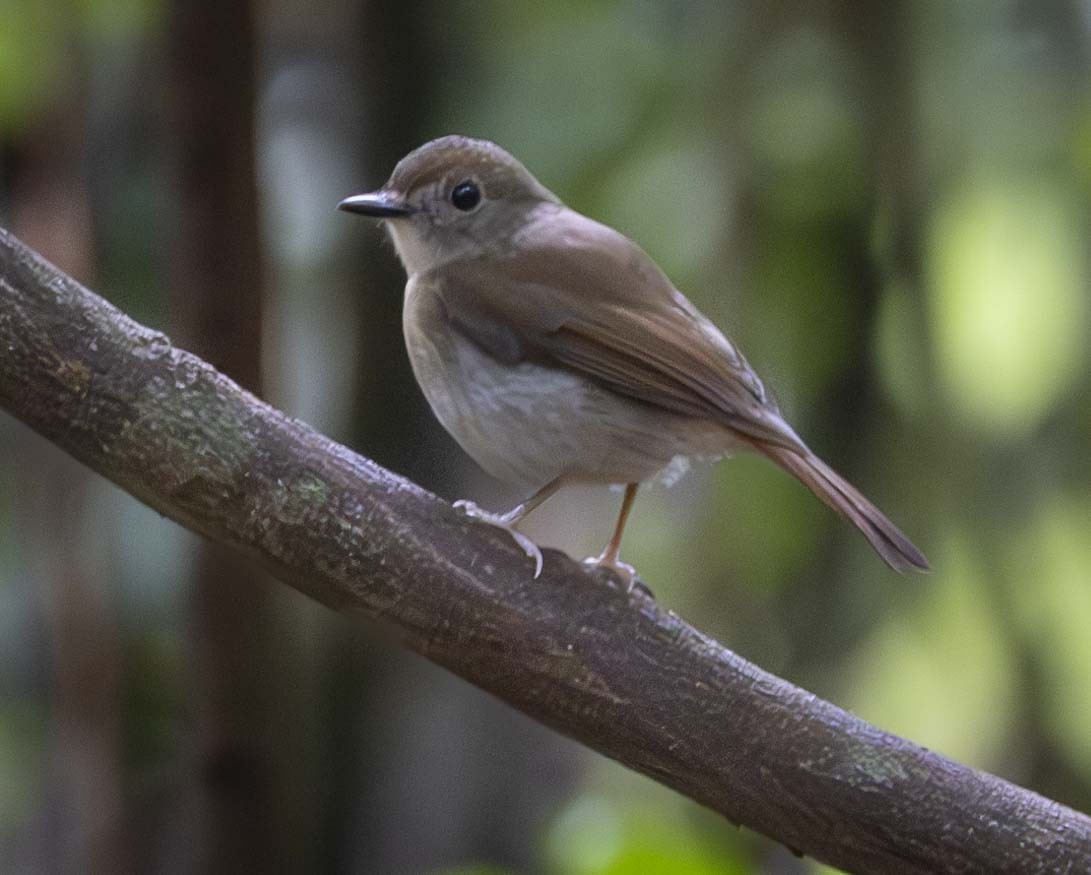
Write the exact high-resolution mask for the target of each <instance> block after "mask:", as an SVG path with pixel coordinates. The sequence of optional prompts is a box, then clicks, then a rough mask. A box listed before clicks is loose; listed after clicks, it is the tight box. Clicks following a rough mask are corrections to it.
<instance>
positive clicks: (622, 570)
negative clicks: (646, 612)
mask: <svg viewBox="0 0 1091 875" xmlns="http://www.w3.org/2000/svg"><path fill="white" fill-rule="evenodd" d="M580 564H581V565H582V566H583V567H584V568H586V569H587V570H588V571H597V570H598V569H600V568H605V569H606V570H607V571H610V572H613V573H614V574H615V575H617V576H618V577H620V578H621V582H622V583H624V584H625V592H627V593H630V592H632V591H633V589H634V588H640V589H642V590H644V591H645V592H647V593H648V594H649V595H651V590H649V589H648V588H647V587H646V586H645V585H644V584H643V583H642V582H641V580H640V578H639V577H637V574H636V569H635V568H633V566H632V565H629V564H628V563H626V562H622V561H621V560H620V559H618V558H617V557H616V556H610V555H608V554H607V553H602V554H600V555H598V556H589V557H587V558H586V559H584V560H583V562H581V563H580Z"/></svg>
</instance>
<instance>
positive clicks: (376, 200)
mask: <svg viewBox="0 0 1091 875" xmlns="http://www.w3.org/2000/svg"><path fill="white" fill-rule="evenodd" d="M338 208H339V209H341V210H344V211H347V212H350V213H356V214H360V215H364V216H369V217H372V218H375V219H379V220H381V221H382V223H383V224H384V225H385V226H386V229H387V231H388V232H389V234H390V237H391V238H392V240H393V244H394V249H395V250H396V252H397V255H398V258H399V259H400V261H401V263H402V265H403V266H404V268H405V272H406V275H407V282H406V286H405V295H404V305H403V314H402V328H403V332H404V335H405V344H406V349H407V351H408V355H409V360H410V363H411V365H412V368H413V372H414V375H415V377H416V380H417V382H418V384H419V385H420V388H421V390H422V391H423V393H424V396H425V398H426V399H427V400H428V402H429V405H430V406H431V408H432V410H433V411H434V413H435V415H436V417H437V418H438V419H439V421H440V423H442V425H443V426H444V428H446V430H447V431H448V432H450V434H451V435H452V436H453V437H454V439H455V440H456V441H457V442H458V444H459V445H460V446H461V447H462V448H463V449H464V450H465V451H466V452H467V453H468V454H469V455H470V456H471V457H472V458H473V459H474V460H475V461H476V462H477V463H478V464H479V465H480V466H481V467H482V468H483V469H484V470H485V471H486V472H488V473H489V474H490V475H492V476H493V477H495V478H496V479H497V480H499V481H501V482H503V483H505V484H507V485H508V486H510V487H513V488H515V489H518V490H521V494H523V495H526V496H527V497H526V498H525V499H524V500H523V501H522V502H520V503H519V504H518V505H516V506H515V507H514V508H512V509H511V510H509V511H507V512H506V513H494V512H490V511H487V510H484V509H482V508H480V507H478V506H477V505H476V504H474V503H473V502H470V501H459V502H456V503H455V506H456V507H458V508H459V509H461V510H462V511H463V512H464V513H466V514H468V515H469V516H472V517H475V518H477V519H480V520H483V521H485V522H487V523H489V524H491V525H494V526H498V527H500V528H502V529H504V530H506V531H507V532H509V533H510V534H511V536H512V537H513V538H514V540H515V541H516V542H517V543H518V544H519V546H520V547H522V549H523V550H524V551H525V552H526V554H527V556H528V557H529V558H530V559H531V560H533V562H534V564H535V570H534V577H535V578H536V577H538V576H539V574H540V573H541V570H542V554H541V551H540V549H539V548H538V546H537V545H536V544H535V543H534V542H533V541H532V540H531V539H530V538H528V537H527V536H526V535H525V534H523V533H522V532H520V531H518V528H517V526H518V525H519V524H520V523H521V522H522V521H523V520H524V519H525V518H526V516H527V515H528V514H529V513H531V511H533V510H534V509H535V508H537V507H538V506H540V505H541V504H542V502H544V501H545V500H546V499H547V498H549V497H550V496H552V495H553V494H554V493H556V492H557V490H558V489H560V488H561V487H562V486H565V485H570V484H599V485H614V486H623V487H624V496H623V498H622V503H621V510H620V513H619V516H618V519H617V523H616V525H615V527H614V530H613V535H612V536H611V538H610V540H609V542H608V543H607V545H606V547H605V548H604V549H603V550H602V552H601V553H600V554H599V555H598V556H596V557H594V558H591V559H588V560H585V564H586V565H588V566H589V567H592V568H601V567H604V568H606V569H609V570H610V571H612V572H614V573H616V574H618V575H619V576H620V577H621V578H622V579H623V580H625V581H627V582H628V584H629V587H630V589H631V588H632V586H633V581H634V580H635V579H636V571H635V569H634V568H633V567H632V566H630V565H629V564H627V563H625V562H623V561H622V560H621V558H620V551H621V541H622V534H623V532H624V529H625V524H626V521H627V520H628V517H629V512H630V510H631V509H632V506H633V502H634V500H635V498H636V494H637V490H638V488H639V486H640V485H641V484H642V483H646V482H649V481H653V480H655V479H656V478H657V477H663V476H664V472H667V471H669V470H671V469H672V466H675V465H677V464H678V463H679V462H680V461H682V460H690V459H702V460H703V459H720V458H724V457H728V456H732V455H736V454H738V453H741V452H749V453H757V454H759V455H762V456H765V457H766V458H767V459H769V460H770V461H772V462H773V463H775V464H776V465H778V466H779V467H781V468H782V469H784V470H785V471H787V472H788V473H790V474H792V475H793V476H794V477H796V478H797V479H798V480H800V481H801V482H802V483H803V484H804V485H805V486H806V487H807V488H808V489H810V490H811V491H812V492H813V493H814V494H815V495H816V496H817V497H818V498H819V499H821V500H822V501H823V502H825V504H827V505H828V506H829V507H830V508H832V509H833V510H834V511H836V512H837V513H838V514H840V515H841V516H842V517H845V518H846V519H847V520H848V521H849V522H851V523H852V524H853V525H854V526H856V528H857V529H859V530H860V532H861V533H862V534H863V536H864V537H865V538H866V539H867V541H868V543H869V544H871V546H872V547H873V548H874V549H875V551H876V552H877V553H878V554H879V556H880V557H881V558H882V559H883V560H884V561H885V562H886V563H887V564H888V565H889V566H890V567H891V568H893V569H895V570H896V571H899V572H901V571H906V570H909V569H916V570H920V571H927V570H929V565H928V561H927V559H926V558H925V556H924V554H923V553H922V552H921V551H920V550H919V549H917V547H916V546H914V545H913V543H912V542H911V541H910V540H909V539H908V538H907V537H906V536H905V535H904V534H902V532H901V531H900V530H899V529H898V528H897V527H896V526H895V525H894V524H893V523H892V522H891V521H890V520H889V519H888V518H887V517H886V516H885V515H884V514H883V513H882V512H881V511H880V510H879V509H878V508H877V507H876V506H875V505H874V504H872V503H871V502H870V501H869V500H868V499H867V498H865V497H864V495H863V494H862V493H861V492H860V491H859V490H858V489H856V487H854V486H853V485H851V484H850V483H849V482H848V481H847V480H845V478H843V477H842V476H841V475H840V474H838V473H837V472H836V471H834V470H833V469H832V468H831V467H830V466H829V465H827V464H826V463H825V462H823V461H822V460H821V459H820V458H818V456H816V455H815V454H814V453H813V452H812V451H811V450H810V449H809V448H808V447H807V445H806V444H805V443H804V442H803V440H802V439H801V438H800V437H799V435H797V434H796V432H795V431H794V430H793V429H792V427H791V426H790V425H789V424H788V423H787V421H785V419H784V417H783V415H782V414H781V412H780V409H779V407H778V405H777V403H776V401H775V400H774V399H773V397H772V395H771V394H770V393H769V392H768V391H767V390H766V388H765V385H764V384H763V383H762V381H761V379H759V377H758V375H757V374H756V373H755V372H754V369H753V368H752V367H751V366H750V364H749V363H748V362H747V361H746V359H745V358H744V357H743V355H742V353H741V352H739V350H738V348H737V347H736V346H735V344H734V343H732V342H731V341H730V340H729V339H728V338H727V337H726V336H725V335H724V334H723V332H721V331H720V329H718V328H717V327H716V326H715V325H714V324H713V323H712V322H711V321H710V320H709V319H707V318H706V317H705V316H704V315H702V314H701V313H700V312H699V311H698V309H697V308H696V307H695V306H694V305H693V304H692V303H691V302H690V301H689V299H688V298H686V296H685V295H683V294H682V293H681V292H680V291H679V290H678V289H677V288H675V286H674V285H673V283H672V282H671V281H670V280H669V279H668V277H667V276H666V274H665V273H664V272H663V271H662V270H661V269H660V268H659V267H658V266H657V265H656V264H655V262H654V261H653V260H652V259H651V257H650V256H649V255H647V254H646V253H645V252H644V250H643V249H641V248H640V247H639V246H638V245H637V244H636V243H634V242H633V241H632V240H630V239H629V238H628V237H626V236H625V235H623V234H622V233H620V232H619V231H616V230H614V229H613V228H610V227H609V226H607V225H604V224H601V223H599V222H597V221H595V220H594V219H591V218H589V217H587V216H584V215H582V214H580V213H578V212H576V211H575V210H573V209H570V208H569V207H567V206H566V205H565V204H564V203H563V202H562V201H561V199H560V198H558V197H557V196H556V195H555V194H554V193H553V192H551V191H550V190H549V189H547V188H546V187H545V186H543V185H542V184H541V183H540V182H539V181H538V180H537V179H536V178H535V177H534V176H533V175H532V174H531V173H530V171H529V170H527V169H526V167H524V166H523V164H521V163H520V162H519V161H518V160H517V159H516V158H515V157H514V156H512V155H511V154H510V153H508V152H507V151H505V150H504V149H502V148H501V147H500V146H498V145H496V144H495V143H492V142H490V141H488V140H481V139H473V138H470V137H466V136H461V135H450V136H445V137H441V138H439V139H436V140H432V141H431V142H428V143H425V144H424V145H422V146H420V147H419V148H417V149H415V150H414V151H412V152H410V153H409V154H408V155H406V156H405V157H404V158H403V159H402V160H401V161H399V162H398V164H397V165H396V166H395V168H394V170H393V172H392V174H391V176H390V178H389V180H388V181H387V182H386V183H385V184H384V185H383V186H382V187H381V188H379V189H378V190H376V191H371V192H367V193H364V194H357V195H353V196H350V197H347V198H345V199H344V200H342V201H341V202H340V203H339V204H338Z"/></svg>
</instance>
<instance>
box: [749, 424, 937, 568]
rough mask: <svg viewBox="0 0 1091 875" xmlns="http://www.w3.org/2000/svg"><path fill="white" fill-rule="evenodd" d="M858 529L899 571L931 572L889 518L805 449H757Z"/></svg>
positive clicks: (767, 447) (925, 560) (884, 559)
mask: <svg viewBox="0 0 1091 875" xmlns="http://www.w3.org/2000/svg"><path fill="white" fill-rule="evenodd" d="M755 448H756V449H757V450H758V451H759V452H761V453H762V454H763V455H765V456H768V457H769V458H770V459H772V460H773V461H774V462H776V463H777V464H778V465H779V466H780V467H781V468H783V469H784V470H786V471H788V472H790V473H791V474H794V475H795V476H796V477H797V478H799V479H800V480H801V481H802V482H803V483H804V484H805V485H806V486H807V488H808V489H810V490H811V492H813V493H814V494H815V495H817V496H818V497H819V498H821V499H822V501H824V502H825V503H826V504H827V505H829V506H830V507H831V508H833V509H834V510H835V511H837V512H838V513H839V514H841V516H843V517H845V519H847V520H848V521H849V522H851V523H852V524H853V525H854V526H856V528H858V529H859V530H860V531H861V532H863V535H864V537H865V538H867V539H868V543H870V544H871V546H872V547H874V548H875V552H876V553H878V554H879V555H880V556H881V557H883V561H884V562H886V564H887V565H889V566H890V567H891V568H893V569H894V570H895V571H908V570H909V569H911V568H913V569H916V570H917V571H929V570H931V569H930V568H929V566H928V560H927V559H925V558H924V554H923V553H922V552H921V551H920V550H918V549H917V548H916V547H915V546H914V545H913V542H912V541H910V540H909V538H907V537H906V536H905V535H903V534H902V533H901V531H899V529H898V527H897V526H896V525H894V523H892V522H891V521H890V520H888V519H887V518H886V515H885V514H884V513H883V512H882V511H881V510H879V508H877V507H876V506H875V505H874V504H872V503H871V502H870V501H868V500H867V499H866V498H864V496H863V495H862V494H861V492H860V490H858V489H857V488H856V487H855V486H853V485H852V484H851V483H849V482H848V481H847V480H846V479H845V478H844V477H842V476H841V475H840V474H838V473H837V472H836V471H834V470H833V468H831V467H830V466H829V465H827V464H826V463H825V462H823V461H822V460H821V459H820V458H818V456H816V455H815V454H814V453H812V452H811V451H810V450H808V449H806V448H805V447H801V448H800V450H799V451H796V450H791V449H788V448H787V447H781V446H775V445H762V446H756V447H755Z"/></svg>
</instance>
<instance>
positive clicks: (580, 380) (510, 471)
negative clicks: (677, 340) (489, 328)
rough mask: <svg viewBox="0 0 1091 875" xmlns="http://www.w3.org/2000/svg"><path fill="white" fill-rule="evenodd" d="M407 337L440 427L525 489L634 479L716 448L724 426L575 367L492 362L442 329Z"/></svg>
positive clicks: (724, 444) (721, 449)
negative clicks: (660, 406) (557, 481)
mask: <svg viewBox="0 0 1091 875" xmlns="http://www.w3.org/2000/svg"><path fill="white" fill-rule="evenodd" d="M438 335H439V336H437V332H432V333H431V334H430V335H429V336H428V337H423V336H420V335H419V334H418V335H417V336H415V337H414V338H412V339H410V340H409V344H408V346H409V354H410V359H411V361H412V363H413V370H414V372H415V373H416V376H417V380H418V382H419V383H420V385H421V389H422V390H423V392H424V394H425V397H426V398H427V399H428V403H429V404H430V405H431V407H432V410H433V411H434V412H435V414H436V416H437V418H438V419H439V420H440V422H441V423H442V424H443V426H444V427H445V428H446V429H447V431H449V432H450V433H451V435H452V436H453V437H454V438H455V440H456V441H458V443H459V444H460V445H461V446H462V448H463V449H464V450H466V452H467V453H469V454H470V456H471V457H473V459H474V460H475V461H476V462H477V463H478V464H479V465H480V466H481V467H482V468H484V469H485V470H486V471H487V472H488V473H490V474H491V475H492V476H494V477H496V478H497V479H498V480H501V481H503V482H505V483H508V484H510V485H512V486H516V487H519V488H522V489H527V490H529V489H534V488H537V487H539V486H542V485H544V484H545V483H547V482H549V481H550V480H552V479H554V478H556V477H560V476H563V477H565V478H566V479H569V480H572V481H583V482H592V483H636V482H640V481H643V480H648V479H651V478H653V477H655V476H656V475H657V474H658V473H659V472H660V471H662V470H663V469H664V468H666V467H667V466H668V465H670V464H671V462H672V460H674V459H675V457H690V456H719V455H723V454H725V453H726V452H727V451H728V450H729V449H730V444H731V441H730V436H729V435H728V433H727V431H726V430H725V429H724V428H722V427H720V426H717V425H715V424H713V423H711V422H708V421H705V420H695V419H690V418H686V417H680V416H676V415H673V414H670V413H667V412H665V411H662V410H657V409H655V408H652V407H650V406H648V405H644V404H640V403H638V402H635V401H631V400H629V399H627V398H625V397H624V396H621V395H618V394H617V393H614V392H611V391H609V390H608V389H604V388H602V387H600V386H598V385H597V384H595V383H593V382H592V381H590V380H588V379H586V378H584V377H581V376H580V375H578V374H575V373H572V372H568V371H563V370H559V369H555V368H550V367H545V366H542V365H538V364H534V363H531V362H522V363H519V364H515V365H508V364H503V363H501V362H498V361H497V360H496V359H494V358H493V357H492V356H490V355H488V354H487V353H486V352H484V351H483V350H481V349H480V348H479V347H478V346H477V345H476V344H474V343H473V342H471V341H469V340H467V339H465V338H464V337H462V336H461V335H459V334H456V333H455V332H453V331H451V330H450V329H445V330H443V331H442V332H438Z"/></svg>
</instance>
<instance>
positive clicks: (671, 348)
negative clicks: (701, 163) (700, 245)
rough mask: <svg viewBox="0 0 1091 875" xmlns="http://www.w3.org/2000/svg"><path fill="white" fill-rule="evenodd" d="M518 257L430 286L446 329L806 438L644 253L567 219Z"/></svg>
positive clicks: (508, 354)
mask: <svg viewBox="0 0 1091 875" xmlns="http://www.w3.org/2000/svg"><path fill="white" fill-rule="evenodd" d="M517 247H518V248H517V254H514V255H509V256H507V257H500V258H497V257H495V256H492V257H489V258H488V259H484V258H478V259H464V260H459V261H456V262H451V263H448V264H446V265H444V266H443V268H442V271H439V272H437V275H435V276H433V277H431V278H430V279H431V282H430V285H431V286H432V288H433V289H435V290H436V292H437V293H438V294H439V296H440V298H441V299H442V301H443V303H444V306H445V307H446V310H447V313H448V317H449V318H450V319H451V322H452V323H453V324H454V325H455V326H456V327H457V328H458V330H459V331H461V332H462V333H463V334H464V335H466V336H467V337H469V338H470V339H471V340H473V341H474V342H475V343H477V344H478V345H479V346H481V347H482V348H483V349H485V350H486V351H487V352H489V353H490V354H492V355H494V356H495V357H497V358H498V359H500V360H502V361H507V362H509V363H514V362H517V361H525V360H533V361H538V362H540V363H543V364H547V365H552V366H554V367H563V368H566V369H569V370H572V371H576V372H578V373H581V374H584V375H586V376H587V377H590V378H592V379H594V380H595V381H597V382H599V383H601V384H603V385H606V386H608V387H609V388H611V389H612V390H614V391H616V392H618V393H620V394H623V395H627V396H629V397H630V398H634V399H636V400H638V401H642V402H644V403H646V404H651V405H654V406H657V407H660V408H663V409H665V410H669V411H671V412H674V413H678V414H682V415H685V416H695V417H702V418H706V419H713V420H716V421H719V422H722V423H723V424H725V425H727V426H729V427H730V428H732V429H734V430H736V431H738V432H740V433H742V434H743V435H744V436H749V437H750V438H752V439H756V440H758V441H768V442H771V443H774V444H778V445H781V446H784V447H788V448H792V449H798V448H800V447H801V446H802V443H801V441H800V440H799V438H798V437H797V436H796V435H795V433H794V432H793V431H792V429H791V427H790V426H788V425H787V424H786V423H785V422H784V420H783V419H782V418H781V416H780V413H779V412H778V410H777V408H776V405H775V404H774V403H773V402H772V400H771V399H770V398H769V397H768V396H767V394H766V392H765V388H764V387H763V386H762V384H761V381H760V380H759V379H758V377H757V375H756V374H755V373H754V372H753V370H751V368H750V366H749V365H748V364H747V362H746V360H745V359H744V358H743V357H742V355H741V354H740V353H739V352H738V350H736V349H735V347H734V346H733V345H732V344H731V342H730V341H728V340H727V339H726V338H725V337H724V336H723V334H721V333H720V332H719V331H718V330H717V329H716V327H715V326H713V325H712V323H711V322H709V321H708V320H707V319H705V318H704V317H703V316H702V315H701V314H700V313H699V312H698V311H697V309H696V308H695V307H694V306H693V305H692V304H691V303H690V302H689V301H688V300H687V299H686V298H685V297H684V296H683V295H682V294H681V293H680V292H678V291H677V290H676V289H675V288H674V286H673V285H672V284H671V282H670V281H669V280H668V279H667V277H666V276H665V275H664V274H663V273H662V271H660V270H659V268H658V267H657V266H656V265H655V263H654V262H653V261H652V260H651V258H649V257H648V256H647V255H646V254H645V253H644V252H643V250H641V249H640V248H639V247H638V246H636V245H635V244H634V243H632V242H631V241H630V240H629V239H628V238H626V237H624V236H622V235H621V234H619V233H617V232H616V231H613V230H612V229H610V228H607V227H606V226H604V225H600V224H599V223H597V222H593V221H592V220H590V219H587V218H586V217H584V216H581V215H579V214H578V213H574V212H572V211H570V210H563V211H562V212H560V213H555V214H553V216H552V217H551V218H550V221H549V222H542V223H539V225H538V226H537V227H532V228H530V229H528V230H527V232H526V233H525V234H524V235H523V236H522V237H521V238H520V239H519V241H518V244H517Z"/></svg>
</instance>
